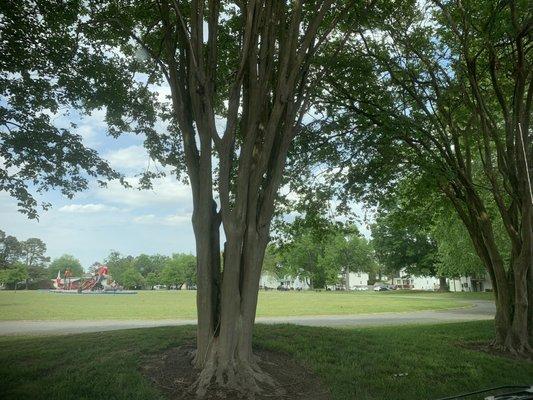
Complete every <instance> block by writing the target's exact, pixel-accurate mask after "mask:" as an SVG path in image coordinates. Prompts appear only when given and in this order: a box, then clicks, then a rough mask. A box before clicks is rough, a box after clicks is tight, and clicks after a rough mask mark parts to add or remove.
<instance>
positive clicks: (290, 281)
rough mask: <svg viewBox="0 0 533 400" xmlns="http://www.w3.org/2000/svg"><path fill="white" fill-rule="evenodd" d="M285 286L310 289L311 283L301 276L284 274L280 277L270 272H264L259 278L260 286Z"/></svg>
mask: <svg viewBox="0 0 533 400" xmlns="http://www.w3.org/2000/svg"><path fill="white" fill-rule="evenodd" d="M280 286H281V287H283V288H284V289H294V290H307V289H309V284H308V283H307V281H306V280H305V279H303V278H300V277H296V278H294V277H292V276H284V277H283V278H279V277H277V276H274V275H272V274H269V273H267V272H266V273H262V274H261V278H260V279H259V287H260V288H263V289H277V288H278V287H280Z"/></svg>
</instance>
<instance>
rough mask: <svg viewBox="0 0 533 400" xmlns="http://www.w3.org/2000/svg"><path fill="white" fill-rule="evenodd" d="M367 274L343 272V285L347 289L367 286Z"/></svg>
mask: <svg viewBox="0 0 533 400" xmlns="http://www.w3.org/2000/svg"><path fill="white" fill-rule="evenodd" d="M368 279H369V276H368V274H367V273H366V272H349V273H348V274H344V287H345V288H346V289H348V290H354V289H357V288H362V287H367V286H368Z"/></svg>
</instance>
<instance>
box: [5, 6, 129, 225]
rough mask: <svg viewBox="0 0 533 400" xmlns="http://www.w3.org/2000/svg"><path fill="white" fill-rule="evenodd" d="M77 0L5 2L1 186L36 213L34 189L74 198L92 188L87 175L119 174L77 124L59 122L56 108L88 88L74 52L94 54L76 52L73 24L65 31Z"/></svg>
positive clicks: (88, 58)
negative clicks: (90, 144)
mask: <svg viewBox="0 0 533 400" xmlns="http://www.w3.org/2000/svg"><path fill="white" fill-rule="evenodd" d="M79 6H80V5H79V4H78V2H77V1H70V2H68V4H59V3H58V4H54V3H52V2H47V3H46V4H45V3H41V4H38V5H37V3H34V2H31V1H7V2H2V4H1V5H0V14H1V15H2V16H3V18H2V21H3V23H2V25H1V27H0V36H2V41H1V43H0V53H1V54H2V55H3V56H2V59H1V60H0V98H1V99H2V101H0V143H1V144H2V145H1V146H0V158H1V159H2V163H1V165H0V191H6V192H7V193H9V194H10V195H11V196H12V197H14V198H15V199H16V200H17V201H18V206H19V210H20V211H21V212H23V213H25V214H26V215H27V216H28V217H29V218H37V216H38V210H37V207H38V204H37V200H36V199H35V197H34V195H33V194H32V192H33V191H34V190H35V191H37V192H42V191H46V190H50V189H59V190H61V192H62V193H63V194H64V195H65V196H67V197H69V198H70V197H72V196H73V195H74V193H76V192H78V191H80V190H84V189H86V188H87V186H88V176H91V177H100V178H102V179H111V178H118V177H119V175H118V174H117V173H115V172H114V171H113V170H112V169H111V168H110V166H109V165H108V164H107V162H105V161H103V160H102V159H100V157H98V155H97V153H96V152H95V151H94V150H91V149H88V148H86V147H85V146H84V144H83V142H82V137H81V136H80V135H79V134H76V133H75V132H74V129H73V128H75V126H74V124H71V127H70V129H65V128H61V127H57V126H56V125H55V124H54V118H53V116H54V114H59V113H60V110H62V109H63V110H64V109H69V108H70V107H76V108H79V106H80V105H81V103H79V102H78V101H77V100H76V99H75V98H74V97H73V91H74V90H84V89H83V85H84V83H83V82H82V81H81V80H79V79H77V77H76V75H77V74H76V73H75V68H72V66H73V58H75V57H83V60H77V61H78V62H80V63H83V62H86V63H87V64H86V66H88V65H89V64H91V63H92V61H91V59H92V60H95V58H94V57H91V56H90V54H88V53H84V52H83V50H82V49H80V48H78V52H77V53H76V51H75V50H74V49H76V39H75V38H76V34H75V33H74V31H73V32H72V36H70V37H69V36H68V35H66V34H65V32H66V29H68V26H70V25H72V24H74V23H75V22H76V18H77V14H76V8H77V7H79ZM93 65H94V64H93ZM96 71H97V70H96V69H92V70H90V69H86V70H85V72H88V73H96ZM85 83H87V81H85ZM95 100H96V99H95ZM101 183H103V182H101ZM41 206H42V207H43V208H44V209H46V208H48V207H49V206H50V204H46V203H44V204H41Z"/></svg>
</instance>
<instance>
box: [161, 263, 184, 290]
mask: <svg viewBox="0 0 533 400" xmlns="http://www.w3.org/2000/svg"><path fill="white" fill-rule="evenodd" d="M184 282H185V276H184V274H183V270H182V269H181V268H180V265H176V264H173V263H168V264H167V265H166V266H165V267H164V268H163V270H162V271H161V283H162V284H163V285H165V286H166V287H167V289H170V288H171V287H172V286H174V287H175V288H176V289H180V288H181V285H183V283H184Z"/></svg>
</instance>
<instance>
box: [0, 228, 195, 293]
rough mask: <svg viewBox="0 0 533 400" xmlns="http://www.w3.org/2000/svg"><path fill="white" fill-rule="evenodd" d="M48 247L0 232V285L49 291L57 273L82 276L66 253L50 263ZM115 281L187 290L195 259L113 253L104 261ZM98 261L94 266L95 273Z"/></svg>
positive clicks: (192, 282)
mask: <svg viewBox="0 0 533 400" xmlns="http://www.w3.org/2000/svg"><path fill="white" fill-rule="evenodd" d="M46 250H47V249H46V244H45V243H44V242H43V241H42V240H41V239H39V238H29V239H27V240H19V239H17V238H16V237H15V236H12V235H8V234H6V233H5V232H4V231H2V230H0V285H1V286H3V287H4V288H6V289H13V290H17V289H38V288H43V289H44V288H49V287H51V285H52V282H51V280H52V279H54V278H55V277H57V274H58V272H60V273H61V276H62V277H63V276H64V274H65V271H66V270H67V269H68V270H70V273H71V276H73V277H79V276H82V275H83V274H84V273H86V271H84V269H83V267H82V265H81V263H80V261H79V260H78V259H77V258H76V257H74V256H72V255H70V254H63V255H62V256H61V257H58V258H56V259H54V260H52V261H51V262H50V257H48V256H47V255H46ZM104 263H105V264H107V266H108V267H109V273H110V275H111V276H112V277H113V279H114V280H115V281H116V282H117V283H118V284H120V285H121V286H123V287H125V288H127V289H143V288H146V289H153V288H154V287H155V286H158V285H161V286H166V287H167V288H168V289H170V288H181V287H182V286H184V285H186V286H187V287H188V288H191V287H195V285H196V257H195V256H193V255H191V254H183V253H175V254H173V255H172V256H164V255H161V254H156V255H146V254H141V255H139V256H137V257H133V256H123V255H121V254H120V253H119V252H117V251H112V252H111V253H110V254H109V256H108V257H107V258H106V259H105V260H104ZM99 265H100V263H99V262H95V263H94V264H93V269H94V270H96V269H97V267H98V266H99Z"/></svg>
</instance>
